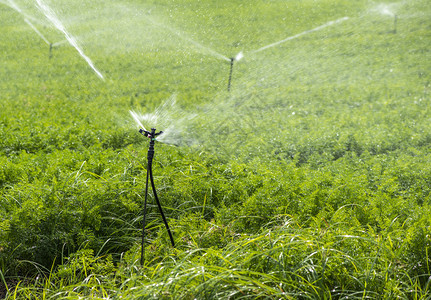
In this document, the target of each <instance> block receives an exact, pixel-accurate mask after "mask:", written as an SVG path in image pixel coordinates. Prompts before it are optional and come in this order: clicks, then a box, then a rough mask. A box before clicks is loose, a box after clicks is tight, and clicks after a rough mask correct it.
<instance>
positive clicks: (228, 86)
mask: <svg viewBox="0 0 431 300" xmlns="http://www.w3.org/2000/svg"><path fill="white" fill-rule="evenodd" d="M234 61H235V57H231V59H230V72H229V81H228V83H227V91H228V92H230V83H231V81H232V71H233V62H234Z"/></svg>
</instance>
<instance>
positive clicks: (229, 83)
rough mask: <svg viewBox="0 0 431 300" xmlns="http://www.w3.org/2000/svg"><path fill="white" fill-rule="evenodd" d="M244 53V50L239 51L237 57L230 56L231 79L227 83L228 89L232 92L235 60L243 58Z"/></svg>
mask: <svg viewBox="0 0 431 300" xmlns="http://www.w3.org/2000/svg"><path fill="white" fill-rule="evenodd" d="M243 57H244V55H243V54H242V52H240V53H238V54H237V55H236V56H235V57H231V58H230V72H229V81H228V83H227V91H228V92H230V85H231V82H232V71H233V62H234V61H235V60H236V61H239V60H240V59H241V58H243Z"/></svg>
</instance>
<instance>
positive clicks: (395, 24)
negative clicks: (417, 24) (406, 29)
mask: <svg viewBox="0 0 431 300" xmlns="http://www.w3.org/2000/svg"><path fill="white" fill-rule="evenodd" d="M397 21H398V17H397V15H396V14H394V30H393V31H392V32H393V33H394V34H395V33H397Z"/></svg>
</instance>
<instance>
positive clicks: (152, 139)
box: [139, 128, 175, 266]
mask: <svg viewBox="0 0 431 300" xmlns="http://www.w3.org/2000/svg"><path fill="white" fill-rule="evenodd" d="M139 132H140V133H141V134H143V135H144V136H146V137H148V138H149V139H150V145H149V148H148V154H147V159H148V163H147V179H146V182H145V201H144V219H143V225H142V242H141V266H142V265H143V264H144V257H145V247H144V243H145V226H146V217H147V198H148V179H150V182H151V188H152V190H153V194H154V198H155V199H156V203H157V206H158V208H159V211H160V215H161V216H162V219H163V223H165V227H166V230H167V231H168V234H169V239H170V240H171V244H172V247H175V242H174V238H173V237H172V233H171V230H170V229H169V225H168V222H167V221H166V217H165V214H164V213H163V209H162V206H161V204H160V201H159V198H158V197H157V193H156V187H155V185H154V179H153V168H152V165H153V158H154V144H155V141H156V136H158V135H160V134H162V133H163V131H160V132H157V133H156V129H155V128H151V132H150V131H147V130H145V129H142V128H141V129H139Z"/></svg>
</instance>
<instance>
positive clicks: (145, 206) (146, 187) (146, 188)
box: [141, 164, 150, 266]
mask: <svg viewBox="0 0 431 300" xmlns="http://www.w3.org/2000/svg"><path fill="white" fill-rule="evenodd" d="M149 170H150V165H149V164H148V166H147V180H146V182H145V201H144V220H143V225H142V241H141V266H142V265H143V264H144V256H145V247H144V243H145V226H146V217H147V198H148V177H149V174H150V172H149Z"/></svg>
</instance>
